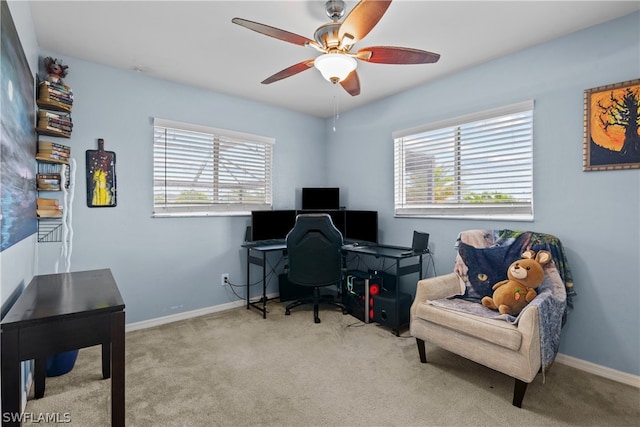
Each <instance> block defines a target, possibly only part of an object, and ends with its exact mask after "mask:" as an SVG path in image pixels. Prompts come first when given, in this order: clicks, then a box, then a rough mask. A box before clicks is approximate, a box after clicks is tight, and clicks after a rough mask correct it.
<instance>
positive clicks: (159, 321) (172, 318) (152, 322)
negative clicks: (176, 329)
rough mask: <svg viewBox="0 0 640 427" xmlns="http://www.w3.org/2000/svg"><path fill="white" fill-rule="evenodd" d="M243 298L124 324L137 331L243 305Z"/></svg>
mask: <svg viewBox="0 0 640 427" xmlns="http://www.w3.org/2000/svg"><path fill="white" fill-rule="evenodd" d="M277 296H278V294H271V295H267V298H269V299H271V298H276V297H277ZM245 304H246V301H245V300H238V301H233V302H228V303H224V304H219V305H212V306H210V307H204V308H199V309H197V310H191V311H184V312H182V313H176V314H170V315H168V316H162V317H156V318H155V319H149V320H142V321H140V322H133V323H128V324H127V325H126V326H125V331H126V332H133V331H138V330H140V329H147V328H153V327H154V326H160V325H165V324H167V323H173V322H178V321H180V320H186V319H192V318H194V317H198V316H204V315H206V314H212V313H219V312H221V311H226V310H231V309H233V308H238V307H244V306H245Z"/></svg>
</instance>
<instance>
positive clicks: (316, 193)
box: [302, 187, 340, 210]
mask: <svg viewBox="0 0 640 427" xmlns="http://www.w3.org/2000/svg"><path fill="white" fill-rule="evenodd" d="M302 209H304V210H306V209H340V189H339V188H335V187H306V188H303V189H302Z"/></svg>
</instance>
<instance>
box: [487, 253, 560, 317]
mask: <svg viewBox="0 0 640 427" xmlns="http://www.w3.org/2000/svg"><path fill="white" fill-rule="evenodd" d="M550 261H551V253H550V252H549V251H539V252H538V254H537V255H536V253H535V251H532V250H527V251H525V252H524V253H523V254H522V259H519V260H517V261H515V262H513V263H512V264H511V265H510V266H509V268H508V269H507V277H508V278H509V279H508V280H503V281H501V282H498V283H496V284H495V285H493V287H492V288H491V289H493V298H491V297H484V298H482V301H481V302H482V305H484V306H485V307H488V308H491V309H493V310H498V311H499V312H500V313H501V314H510V315H512V316H517V315H518V314H520V312H521V311H522V309H523V308H524V307H525V306H526V305H527V304H529V303H530V302H531V301H532V300H533V299H534V298H535V297H536V295H537V293H536V291H535V288H537V287H538V286H539V285H540V284H541V283H542V281H543V280H544V270H543V268H542V266H543V265H545V264H547V263H549V262H550Z"/></svg>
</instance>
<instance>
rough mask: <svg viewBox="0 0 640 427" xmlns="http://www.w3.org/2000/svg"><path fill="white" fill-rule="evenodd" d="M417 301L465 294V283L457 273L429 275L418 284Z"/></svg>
mask: <svg viewBox="0 0 640 427" xmlns="http://www.w3.org/2000/svg"><path fill="white" fill-rule="evenodd" d="M416 286H417V287H416V298H415V299H416V301H420V302H425V301H427V300H436V299H441V298H447V297H452V296H454V295H462V294H464V285H463V284H462V282H461V281H460V277H458V275H457V274H456V273H449V274H445V275H442V276H436V277H429V278H427V279H423V280H420V281H419V282H418V284H417V285H416Z"/></svg>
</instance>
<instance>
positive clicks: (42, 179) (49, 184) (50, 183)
mask: <svg viewBox="0 0 640 427" xmlns="http://www.w3.org/2000/svg"><path fill="white" fill-rule="evenodd" d="M60 181H61V178H60V174H55V173H53V174H48V173H39V174H37V175H36V182H37V190H44V191H59V190H60Z"/></svg>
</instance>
